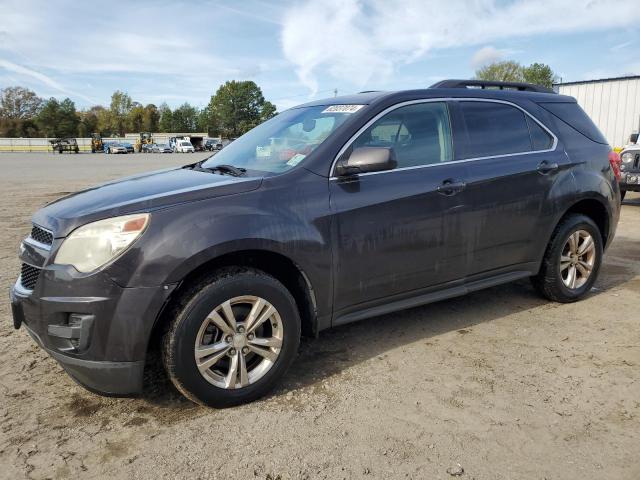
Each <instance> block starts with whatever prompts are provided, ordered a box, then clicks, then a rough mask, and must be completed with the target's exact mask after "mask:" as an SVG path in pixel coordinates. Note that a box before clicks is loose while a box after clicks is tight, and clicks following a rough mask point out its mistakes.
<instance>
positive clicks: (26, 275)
mask: <svg viewBox="0 0 640 480" xmlns="http://www.w3.org/2000/svg"><path fill="white" fill-rule="evenodd" d="M39 275H40V269H39V268H36V267H32V266H31V265H28V264H26V263H23V264H22V269H21V270H20V284H21V285H22V286H23V287H24V288H26V289H27V290H33V289H34V288H35V286H36V282H37V281H38V276H39Z"/></svg>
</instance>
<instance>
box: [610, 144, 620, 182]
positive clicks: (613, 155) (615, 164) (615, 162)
mask: <svg viewBox="0 0 640 480" xmlns="http://www.w3.org/2000/svg"><path fill="white" fill-rule="evenodd" d="M609 163H610V164H611V170H613V174H614V175H615V177H616V180H618V181H620V179H621V178H622V175H621V174H620V166H621V165H622V160H620V154H618V153H617V152H614V151H613V150H611V151H610V152H609Z"/></svg>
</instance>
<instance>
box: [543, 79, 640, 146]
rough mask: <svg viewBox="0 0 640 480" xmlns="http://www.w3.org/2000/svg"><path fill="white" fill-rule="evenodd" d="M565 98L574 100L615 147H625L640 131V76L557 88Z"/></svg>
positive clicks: (585, 82) (563, 84) (578, 83)
mask: <svg viewBox="0 0 640 480" xmlns="http://www.w3.org/2000/svg"><path fill="white" fill-rule="evenodd" d="M554 87H555V90H556V91H557V92H558V93H560V94H562V95H569V96H571V97H574V98H575V99H576V100H577V101H578V104H580V106H581V107H582V108H583V109H584V111H585V112H587V114H588V115H589V116H590V117H591V119H592V120H593V121H594V122H595V124H596V125H597V126H598V127H599V128H600V130H601V131H602V133H603V134H604V136H605V137H606V138H607V140H609V144H610V145H611V146H612V147H622V146H624V145H625V144H626V143H627V142H628V141H629V135H631V134H632V133H634V132H638V129H639V128H640V75H636V76H630V77H618V78H603V79H601V80H586V81H582V82H567V83H559V84H557V85H555V86H554Z"/></svg>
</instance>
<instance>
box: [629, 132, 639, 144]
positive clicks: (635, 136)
mask: <svg viewBox="0 0 640 480" xmlns="http://www.w3.org/2000/svg"><path fill="white" fill-rule="evenodd" d="M629 143H638V134H637V133H632V134H631V136H630V137H629Z"/></svg>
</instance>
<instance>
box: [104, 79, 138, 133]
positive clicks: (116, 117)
mask: <svg viewBox="0 0 640 480" xmlns="http://www.w3.org/2000/svg"><path fill="white" fill-rule="evenodd" d="M132 107H133V102H132V101H131V97H130V96H129V95H128V94H127V93H125V92H121V91H120V90H116V91H115V92H113V95H111V105H110V108H109V113H110V114H111V115H110V116H111V130H112V131H114V132H117V133H118V134H119V135H120V136H123V135H124V134H125V130H126V127H127V116H128V115H129V112H130V111H131V108H132Z"/></svg>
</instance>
